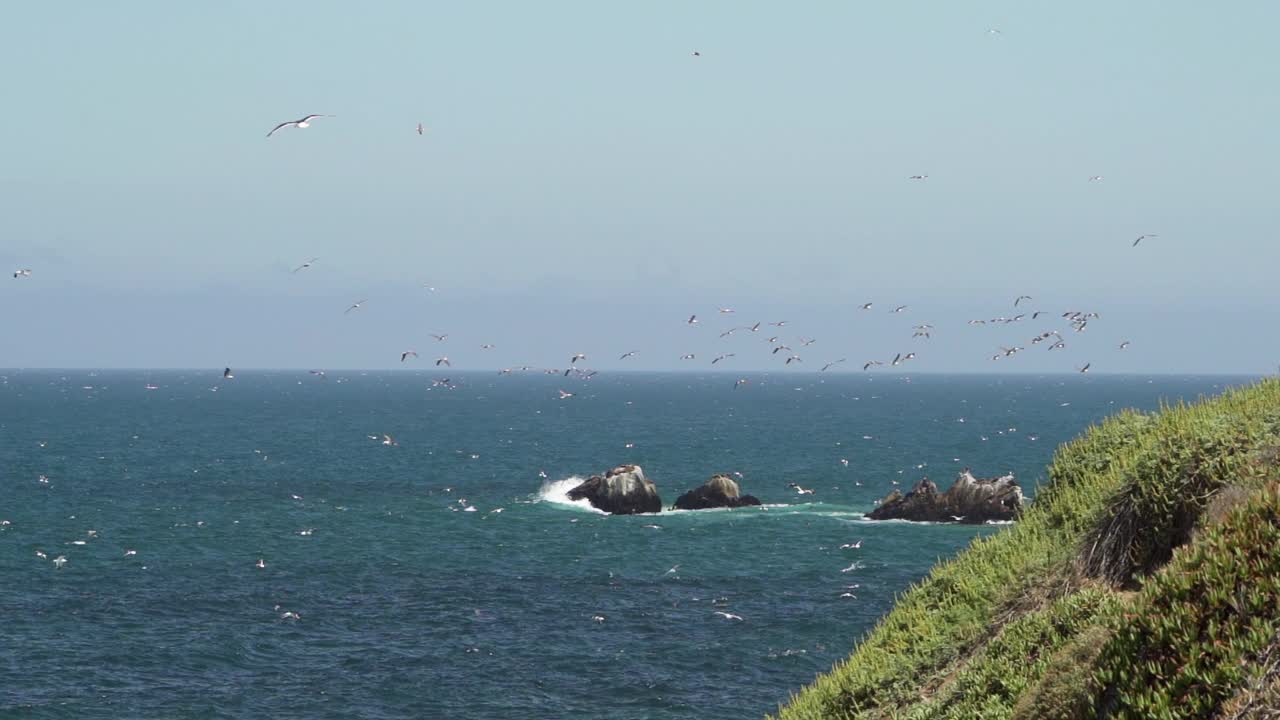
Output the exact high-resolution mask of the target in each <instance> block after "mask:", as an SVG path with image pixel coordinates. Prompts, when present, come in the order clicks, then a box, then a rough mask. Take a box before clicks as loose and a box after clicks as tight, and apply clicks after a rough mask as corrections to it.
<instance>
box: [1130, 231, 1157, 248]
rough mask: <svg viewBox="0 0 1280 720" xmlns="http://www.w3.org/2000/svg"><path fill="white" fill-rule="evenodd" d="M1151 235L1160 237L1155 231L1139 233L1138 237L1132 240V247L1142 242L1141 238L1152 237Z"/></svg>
mask: <svg viewBox="0 0 1280 720" xmlns="http://www.w3.org/2000/svg"><path fill="white" fill-rule="evenodd" d="M1153 237H1160V236H1159V235H1157V234H1155V233H1147V234H1145V235H1139V236H1138V239H1137V240H1134V241H1133V245H1132V247H1138V243H1140V242H1142V241H1143V240H1146V239H1147V238H1153Z"/></svg>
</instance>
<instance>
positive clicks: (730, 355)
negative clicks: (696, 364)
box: [711, 353, 733, 365]
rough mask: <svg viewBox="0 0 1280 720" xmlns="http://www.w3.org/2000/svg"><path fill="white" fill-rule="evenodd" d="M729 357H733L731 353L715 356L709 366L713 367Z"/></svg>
mask: <svg viewBox="0 0 1280 720" xmlns="http://www.w3.org/2000/svg"><path fill="white" fill-rule="evenodd" d="M731 357H733V353H724V354H723V355H717V356H716V358H715V359H714V360H712V361H711V364H712V365H715V364H716V363H718V362H720V361H721V360H724V359H725V358H731Z"/></svg>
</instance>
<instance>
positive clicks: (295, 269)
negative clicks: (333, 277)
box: [293, 258, 320, 273]
mask: <svg viewBox="0 0 1280 720" xmlns="http://www.w3.org/2000/svg"><path fill="white" fill-rule="evenodd" d="M319 259H320V258H311V259H310V260H308V261H306V262H304V263H302V264H301V265H299V266H298V267H296V268H294V269H293V271H294V272H295V273H296V272H298V271H299V270H306V269H307V268H309V267H311V265H312V263H314V262H315V261H317V260H319Z"/></svg>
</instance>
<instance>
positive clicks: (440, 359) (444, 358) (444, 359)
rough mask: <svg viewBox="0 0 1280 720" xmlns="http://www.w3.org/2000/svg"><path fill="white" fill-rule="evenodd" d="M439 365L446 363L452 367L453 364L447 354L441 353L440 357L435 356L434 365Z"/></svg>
mask: <svg viewBox="0 0 1280 720" xmlns="http://www.w3.org/2000/svg"><path fill="white" fill-rule="evenodd" d="M441 365H447V366H449V367H453V365H452V364H451V363H450V362H449V356H448V355H441V356H440V357H438V358H436V367H440V366H441Z"/></svg>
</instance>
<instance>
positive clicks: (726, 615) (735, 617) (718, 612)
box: [712, 610, 742, 620]
mask: <svg viewBox="0 0 1280 720" xmlns="http://www.w3.org/2000/svg"><path fill="white" fill-rule="evenodd" d="M712 615H719V616H720V617H722V618H724V619H725V620H741V619H742V616H741V615H734V614H733V613H730V612H724V611H723V610H716V611H715V612H714V613H712Z"/></svg>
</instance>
